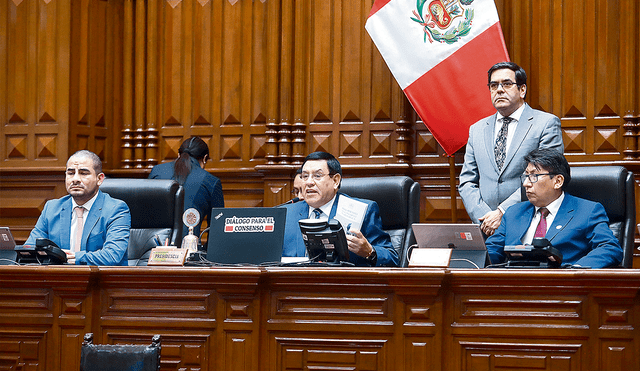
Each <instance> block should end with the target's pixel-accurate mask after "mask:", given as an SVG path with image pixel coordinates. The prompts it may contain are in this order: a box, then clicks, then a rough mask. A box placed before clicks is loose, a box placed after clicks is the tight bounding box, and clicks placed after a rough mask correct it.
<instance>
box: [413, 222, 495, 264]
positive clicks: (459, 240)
mask: <svg viewBox="0 0 640 371" xmlns="http://www.w3.org/2000/svg"><path fill="white" fill-rule="evenodd" d="M411 227H412V228H413V233H414V234H415V236H416V242H417V243H418V247H421V248H422V247H436V248H446V247H448V248H451V249H453V250H452V252H451V261H450V263H449V268H467V269H469V268H471V269H473V268H484V267H485V266H487V265H488V264H490V262H489V254H488V253H487V247H486V246H485V244H484V237H483V235H482V231H481V230H480V226H479V225H477V224H437V223H434V224H421V223H415V224H413V225H412V226H411Z"/></svg>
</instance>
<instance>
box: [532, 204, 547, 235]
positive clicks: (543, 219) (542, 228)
mask: <svg viewBox="0 0 640 371" xmlns="http://www.w3.org/2000/svg"><path fill="white" fill-rule="evenodd" d="M538 211H540V222H539V223H538V228H536V234H534V235H533V238H538V237H544V236H545V235H546V234H547V215H549V210H547V208H546V207H541V208H540V209H538Z"/></svg>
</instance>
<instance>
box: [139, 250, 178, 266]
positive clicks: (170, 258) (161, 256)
mask: <svg viewBox="0 0 640 371" xmlns="http://www.w3.org/2000/svg"><path fill="white" fill-rule="evenodd" d="M186 257H187V250H186V249H179V248H177V247H175V246H158V247H155V248H153V249H151V256H149V262H148V263H147V264H148V265H179V266H182V265H184V260H185V258H186Z"/></svg>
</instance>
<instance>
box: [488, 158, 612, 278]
mask: <svg viewBox="0 0 640 371" xmlns="http://www.w3.org/2000/svg"><path fill="white" fill-rule="evenodd" d="M524 160H525V161H526V163H527V167H526V169H525V171H524V174H522V175H521V177H520V178H521V180H522V186H523V187H524V188H525V190H526V193H527V198H528V199H529V201H525V202H522V203H519V204H516V205H513V206H511V207H510V208H509V209H508V210H507V212H506V213H505V214H504V217H503V218H502V223H501V224H500V227H498V230H497V231H496V233H495V234H493V235H492V236H491V237H489V238H488V239H487V241H486V243H487V250H489V257H490V258H491V263H492V264H498V263H502V262H504V260H505V254H504V246H505V245H522V244H531V242H532V240H533V238H534V237H544V238H546V239H547V240H549V241H550V242H551V244H552V245H553V247H555V248H556V249H558V250H560V252H561V253H562V256H563V264H570V265H576V266H581V267H585V268H586V267H589V268H607V267H615V266H618V265H619V264H620V262H621V261H622V257H623V251H622V248H621V247H620V244H619V242H618V239H617V238H616V237H615V236H614V235H613V232H611V229H610V228H609V218H607V214H606V212H605V210H604V207H603V206H602V205H601V204H600V203H597V202H592V201H588V200H584V199H581V198H578V197H574V196H571V195H569V194H566V193H564V191H563V190H564V189H565V188H566V187H567V185H568V184H569V182H570V181H571V172H570V169H569V163H568V162H567V160H566V159H565V157H564V156H563V155H562V154H561V153H559V152H558V151H556V150H552V149H536V150H533V151H532V152H531V153H529V154H528V155H527V156H526V157H525V158H524Z"/></svg>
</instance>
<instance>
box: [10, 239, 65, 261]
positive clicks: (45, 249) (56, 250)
mask: <svg viewBox="0 0 640 371" xmlns="http://www.w3.org/2000/svg"><path fill="white" fill-rule="evenodd" d="M15 250H16V262H17V263H18V264H41V265H54V264H64V263H66V262H67V254H65V252H64V251H62V249H61V248H60V247H58V245H56V244H55V243H54V242H53V241H51V240H50V239H48V238H36V245H35V246H31V245H22V246H16V248H15Z"/></svg>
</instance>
